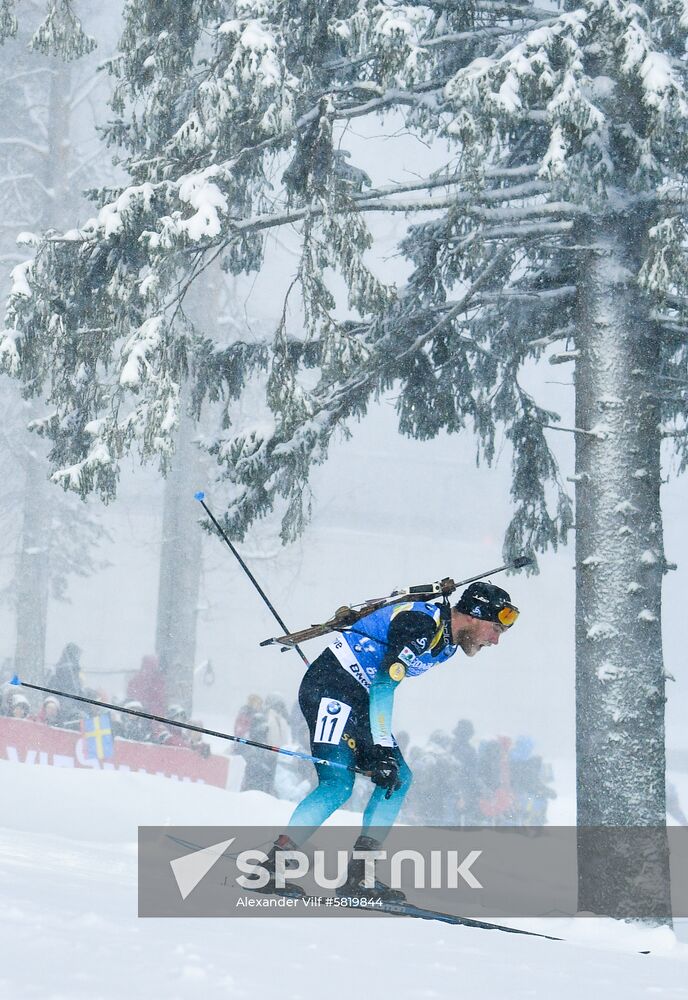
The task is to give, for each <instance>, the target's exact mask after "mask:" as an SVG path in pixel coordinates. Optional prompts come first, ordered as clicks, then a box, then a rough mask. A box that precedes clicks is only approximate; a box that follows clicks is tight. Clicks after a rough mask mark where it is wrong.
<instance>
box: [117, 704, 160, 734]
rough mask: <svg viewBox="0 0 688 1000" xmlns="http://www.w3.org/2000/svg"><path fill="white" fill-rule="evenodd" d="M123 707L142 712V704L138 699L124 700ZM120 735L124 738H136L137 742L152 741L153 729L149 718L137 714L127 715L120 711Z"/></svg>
mask: <svg viewBox="0 0 688 1000" xmlns="http://www.w3.org/2000/svg"><path fill="white" fill-rule="evenodd" d="M122 707H123V708H127V709H129V710H130V711H132V712H143V710H144V709H143V705H142V704H141V702H140V701H134V700H131V701H125V703H124V705H123V706H122ZM120 725H121V731H120V735H121V736H122V738H123V739H125V740H136V741H137V742H139V743H152V742H153V741H154V736H153V730H152V728H151V724H150V720H149V719H142V718H141V717H140V716H138V715H128V714H127V713H126V712H124V713H122V721H121V724H120Z"/></svg>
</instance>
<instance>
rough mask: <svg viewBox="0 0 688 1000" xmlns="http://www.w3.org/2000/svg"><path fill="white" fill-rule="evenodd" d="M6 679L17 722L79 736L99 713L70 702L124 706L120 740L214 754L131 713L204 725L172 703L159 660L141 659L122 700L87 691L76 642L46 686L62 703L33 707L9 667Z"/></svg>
mask: <svg viewBox="0 0 688 1000" xmlns="http://www.w3.org/2000/svg"><path fill="white" fill-rule="evenodd" d="M3 674H4V676H3V678H2V681H3V684H2V697H1V698H0V714H2V715H5V716H10V717H11V718H15V719H30V720H33V721H35V722H41V723H43V724H44V725H46V726H55V727H57V728H59V729H71V730H74V731H80V730H81V724H82V722H83V721H84V720H86V719H88V718H89V717H90V716H91V715H93V714H95V713H97V712H98V708H97V707H96V706H94V707H93V708H90V707H89V705H88V704H85V703H83V702H78V701H73V700H72V699H71V698H69V697H68V695H77V696H79V697H83V698H93V699H95V700H96V701H104V702H106V703H108V704H113V705H120V706H121V707H122V708H123V709H127V711H126V712H117V711H111V712H110V719H111V725H112V735H113V736H114V737H116V738H119V739H123V740H134V741H136V742H139V743H155V744H157V745H159V746H160V745H162V746H167V747H186V748H188V749H191V750H194V751H196V752H197V753H199V754H201V756H203V757H207V756H209V754H210V745H209V744H208V743H206V742H205V741H204V740H203V738H202V734H201V733H197V732H194V731H193V730H189V729H184V728H178V727H177V726H174V725H168V724H166V723H161V722H155V721H153V720H151V719H147V718H144V717H142V716H137V715H132V714H129V713H131V712H145V713H148V714H149V715H158V716H162V717H164V718H167V719H169V720H170V722H171V723H172V722H179V723H181V724H182V725H183V724H184V723H187V722H188V723H189V724H190V725H192V726H202V725H203V723H202V722H201V721H199V720H196V719H189V716H188V713H187V712H186V710H185V709H184V707H183V706H182V705H179V704H168V701H167V690H166V687H167V685H166V678H165V675H164V672H163V671H162V670H161V668H160V664H159V662H158V658H157V657H156V656H151V655H147V656H144V657H143V659H142V661H141V666H140V668H139V670H138V671H137V672H136V673H135V674H134V675H133V676H132V677H131V678H130V680H129V682H128V684H127V690H126V694H125V696H124V697H123V698H122V697H121V696H120V697H118V696H116V695H110V694H109V693H108V692H106V691H101V690H97V689H94V688H88V687H85V686H84V684H83V680H82V677H83V675H82V667H81V649H80V648H79V646H77V645H76V643H74V642H69V643H67V645H66V646H65V648H64V649H63V650H62V653H61V654H60V658H59V660H58V661H57V663H56V664H55V668H54V670H53V671H52V673H51V674H50V675H49V677H48V679H47V682H46V684H45V685H44V686H45V687H49V688H54V689H55V690H57V691H61V692H64V695H65V697H63V698H62V697H57V696H56V695H53V694H48V695H46V696H45V697H44V698H43V699H42V701H40V700H38V701H36V702H34V703H33V704H32V701H31V700H30V699H31V698H32V697H33V692H31V691H30V690H29V689H26V690H27V691H28V692H29V693H28V695H27V694H25V693H24V691H22V690H19V689H17V688H16V687H15V686H14V685H12V684H10V683H9V681H10V678H11V675H12V670H11V665H10V664H7V663H6V664H5V665H4V667H3Z"/></svg>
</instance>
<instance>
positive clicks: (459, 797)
mask: <svg viewBox="0 0 688 1000" xmlns="http://www.w3.org/2000/svg"><path fill="white" fill-rule="evenodd" d="M473 733H474V729H473V723H472V722H471V721H470V720H469V719H459V721H458V722H457V723H456V726H455V727H454V732H453V733H452V743H451V755H452V761H453V763H454V768H453V770H452V771H451V773H450V779H449V780H450V786H451V793H450V794H451V796H452V799H453V802H454V809H455V819H454V822H455V823H457V824H459V825H460V826H472V825H474V824H477V823H479V822H480V811H479V806H478V800H479V798H480V789H479V784H478V754H477V751H476V749H475V747H473V746H472V745H471V739H472V738H473Z"/></svg>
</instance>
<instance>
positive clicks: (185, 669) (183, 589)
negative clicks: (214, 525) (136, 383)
mask: <svg viewBox="0 0 688 1000" xmlns="http://www.w3.org/2000/svg"><path fill="white" fill-rule="evenodd" d="M193 433H194V422H193V420H192V418H191V417H189V416H188V415H187V413H186V412H185V408H184V406H182V415H181V417H180V425H179V435H178V439H177V450H176V453H175V456H174V460H173V463H172V468H171V469H170V471H169V473H168V475H167V479H166V481H165V496H164V502H163V520H162V549H161V553H160V577H159V588H158V617H157V628H156V651H157V655H158V657H159V659H160V664H161V666H162V668H163V670H164V671H165V673H166V676H167V690H168V700H169V701H170V702H178V703H179V704H181V705H183V706H184V708H185V709H186V710H187V712H191V708H192V697H193V667H194V661H195V658H196V618H197V609H198V589H199V584H200V577H201V543H202V537H203V532H202V530H201V528H200V526H199V524H198V511H199V505H198V503H197V502H196V501H195V500H194V492H195V491H196V490H197V489H198V487H199V477H200V474H201V473H200V468H199V457H198V451H197V449H196V447H195V445H194V444H193Z"/></svg>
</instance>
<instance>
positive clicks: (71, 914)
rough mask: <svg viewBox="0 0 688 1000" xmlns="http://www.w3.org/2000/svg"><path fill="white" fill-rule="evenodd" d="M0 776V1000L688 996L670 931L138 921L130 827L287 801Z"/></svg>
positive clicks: (135, 783) (27, 771) (686, 965)
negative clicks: (514, 931) (528, 933)
mask: <svg viewBox="0 0 688 1000" xmlns="http://www.w3.org/2000/svg"><path fill="white" fill-rule="evenodd" d="M0 788H2V801H3V819H2V823H3V826H2V827H0V851H1V852H2V864H1V867H0V872H1V879H2V882H1V884H2V906H1V907H0V941H2V946H1V947H2V962H0V998H3V1000H4V998H7V1000H22V998H38V1000H81V998H84V1000H139V998H140V1000H152V998H155V1000H158V998H164V1000H176V998H179V1000H186V998H194V1000H195V998H201V997H202V998H204V1000H214V998H216V997H247V998H251V1000H273V998H274V1000H310V998H313V1000H315V998H317V1000H322V998H327V1000H340V998H341V1000H345V998H346V1000H351V998H352V997H358V996H360V997H364V996H368V997H387V998H390V1000H392V998H394V1000H397V998H399V1000H402V998H414V1000H415V998H434V997H437V998H445V997H446V998H449V997H452V998H454V997H457V996H460V997H462V998H474V997H475V998H476V1000H477V998H479V1000H503V998H507V997H508V998H510V1000H513V998H519V997H524V998H525V997H535V998H543V1000H544V998H550V997H553V996H555V997H556V998H557V1000H569V998H570V1000H574V998H575V1000H578V998H579V997H586V998H588V1000H596V998H605V1000H615V998H619V1000H634V998H641V997H662V998H677V1000H678V998H683V997H688V944H684V943H681V942H680V941H678V940H677V937H676V936H675V935H674V934H673V933H672V932H671V931H669V930H666V929H661V930H654V931H647V930H644V929H636V928H632V927H629V926H627V925H616V924H614V923H612V922H604V921H596V920H595V921H593V920H578V921H575V922H573V921H548V922H546V921H532V920H531V921H527V922H526V921H522V922H521V925H522V926H527V927H530V928H531V929H534V930H544V931H546V932H549V933H553V934H556V935H560V936H562V937H565V938H566V939H567V940H566V941H564V942H561V943H560V942H552V941H546V940H538V939H535V938H525V937H517V936H514V935H508V934H501V933H499V932H493V931H489V932H488V931H484V930H474V929H470V928H466V927H450V926H446V925H440V924H434V923H430V922H423V921H418V920H411V919H400V918H394V917H390V918H388V919H384V918H379V917H377V918H373V919H371V918H366V917H361V918H360V919H355V918H350V919H347V920H325V919H317V918H313V919H310V920H295V919H289V918H281V919H278V918H265V919H256V918H251V919H246V920H242V919H236V918H235V919H231V920H230V919H227V920H216V919H212V920H211V919H206V920H200V919H196V920H181V919H167V920H153V919H139V917H138V916H137V886H136V843H135V841H136V834H137V826H138V825H139V824H153V823H156V824H158V823H160V824H162V823H170V824H206V823H207V824H214V825H232V824H238V823H241V824H248V823H256V824H261V823H265V824H269V823H281V822H282V821H284V820H286V818H287V816H288V815H289V812H290V809H291V805H290V803H287V802H281V801H279V800H276V799H273V798H270V797H268V796H266V795H263V794H262V793H259V792H248V793H243V794H238V793H230V792H225V791H222V790H220V789H216V788H211V787H207V786H201V785H191V784H180V783H178V782H174V781H170V780H165V779H160V778H154V777H150V776H147V775H143V774H126V773H121V772H98V773H93V772H90V771H87V770H67V769H60V768H50V767H41V766H30V765H21V764H12V763H9V762H6V761H1V762H0ZM334 819H335V821H337V820H339V821H341V822H347V823H350V822H351V814H350V813H344V814H343V813H339V814H336V815H335V817H334ZM646 948H649V949H651V954H649V955H641V954H638V951H639V950H641V949H646Z"/></svg>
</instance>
